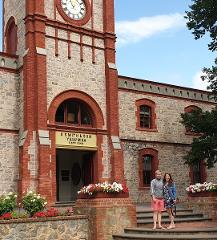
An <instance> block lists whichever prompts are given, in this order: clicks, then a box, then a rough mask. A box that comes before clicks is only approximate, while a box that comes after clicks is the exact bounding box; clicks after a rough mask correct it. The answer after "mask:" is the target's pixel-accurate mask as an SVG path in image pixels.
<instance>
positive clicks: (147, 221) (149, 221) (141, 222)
mask: <svg viewBox="0 0 217 240" xmlns="http://www.w3.org/2000/svg"><path fill="white" fill-rule="evenodd" d="M211 220H212V219H211V218H209V217H194V218H190V217H189V218H178V217H177V218H175V223H185V222H189V223H190V222H195V221H197V222H201V221H203V222H204V221H211ZM162 222H163V223H169V222H170V221H169V219H163V221H162ZM152 223H153V219H138V220H137V224H138V226H141V225H146V224H152Z"/></svg>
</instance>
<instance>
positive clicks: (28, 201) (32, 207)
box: [22, 191, 47, 217]
mask: <svg viewBox="0 0 217 240" xmlns="http://www.w3.org/2000/svg"><path fill="white" fill-rule="evenodd" d="M22 205H23V209H24V210H26V211H27V212H28V214H29V215H30V217H32V216H34V214H35V213H37V212H41V211H43V210H44V208H45V206H46V205H47V202H46V199H45V198H43V197H41V196H40V194H36V193H33V192H32V191H30V192H28V193H27V194H26V195H25V196H24V197H23V199H22Z"/></svg>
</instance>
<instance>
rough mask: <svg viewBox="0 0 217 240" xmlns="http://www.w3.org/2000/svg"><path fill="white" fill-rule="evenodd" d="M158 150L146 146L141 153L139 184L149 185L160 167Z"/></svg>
mask: <svg viewBox="0 0 217 240" xmlns="http://www.w3.org/2000/svg"><path fill="white" fill-rule="evenodd" d="M158 164H159V161H158V152H157V150H155V149H152V148H145V149H142V150H141V151H140V154H139V186H140V187H149V186H150V183H151V180H152V179H153V178H154V175H155V171H156V170H157V169H158Z"/></svg>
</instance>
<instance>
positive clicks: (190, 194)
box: [188, 192, 217, 198]
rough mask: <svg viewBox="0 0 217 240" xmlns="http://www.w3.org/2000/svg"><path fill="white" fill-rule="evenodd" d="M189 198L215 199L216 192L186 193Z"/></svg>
mask: <svg viewBox="0 0 217 240" xmlns="http://www.w3.org/2000/svg"><path fill="white" fill-rule="evenodd" d="M188 196H189V197H192V198H197V197H217V192H198V193H188Z"/></svg>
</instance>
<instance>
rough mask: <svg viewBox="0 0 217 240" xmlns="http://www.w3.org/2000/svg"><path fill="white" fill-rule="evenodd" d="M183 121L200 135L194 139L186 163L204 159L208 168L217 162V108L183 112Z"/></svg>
mask: <svg viewBox="0 0 217 240" xmlns="http://www.w3.org/2000/svg"><path fill="white" fill-rule="evenodd" d="M181 117H182V121H181V122H182V123H183V124H184V125H185V126H186V128H187V129H188V130H190V131H192V132H193V133H195V134H198V137H196V138H194V139H193V142H192V144H191V150H190V151H189V152H188V154H187V155H186V156H185V157H184V159H185V161H186V162H185V163H187V164H189V165H194V164H195V163H197V162H198V161H201V160H204V162H205V163H206V165H207V167H208V168H212V167H214V164H215V163H216V162H217V108H214V109H213V110H212V111H210V112H209V111H205V112H203V111H202V110H201V109H198V110H194V111H192V112H191V113H183V114H181Z"/></svg>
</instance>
